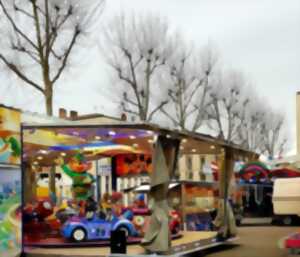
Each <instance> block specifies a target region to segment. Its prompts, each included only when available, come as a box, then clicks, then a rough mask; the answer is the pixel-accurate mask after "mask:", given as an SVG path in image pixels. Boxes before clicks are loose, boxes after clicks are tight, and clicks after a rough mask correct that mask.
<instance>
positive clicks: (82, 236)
mask: <svg viewBox="0 0 300 257" xmlns="http://www.w3.org/2000/svg"><path fill="white" fill-rule="evenodd" d="M86 236H87V234H86V231H85V230H84V229H83V228H75V229H74V230H73V232H72V239H73V241H75V242H83V241H85V240H86Z"/></svg>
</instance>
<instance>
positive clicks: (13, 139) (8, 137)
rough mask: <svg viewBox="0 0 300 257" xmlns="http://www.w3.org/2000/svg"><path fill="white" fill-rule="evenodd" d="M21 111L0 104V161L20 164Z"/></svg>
mask: <svg viewBox="0 0 300 257" xmlns="http://www.w3.org/2000/svg"><path fill="white" fill-rule="evenodd" d="M20 124H21V113H20V112H19V111H17V110H14V109H9V108H5V107H2V106H0V163H2V164H3V163H4V164H20V156H21V144H20Z"/></svg>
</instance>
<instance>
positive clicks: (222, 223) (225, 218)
mask: <svg viewBox="0 0 300 257" xmlns="http://www.w3.org/2000/svg"><path fill="white" fill-rule="evenodd" d="M219 163H220V169H219V199H218V212H217V216H216V218H215V220H214V225H215V226H216V227H217V228H218V236H220V237H221V238H227V237H229V236H234V235H236V233H237V230H236V224H235V218H234V214H233V210H232V208H231V205H230V204H229V201H228V197H229V196H230V195H231V190H232V188H231V187H230V185H231V184H230V180H231V178H232V176H233V165H234V157H233V150H232V149H231V148H226V149H225V151H224V152H222V154H221V157H220V162H219Z"/></svg>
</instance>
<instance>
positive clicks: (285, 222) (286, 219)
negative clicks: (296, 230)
mask: <svg viewBox="0 0 300 257" xmlns="http://www.w3.org/2000/svg"><path fill="white" fill-rule="evenodd" d="M281 221H282V224H283V225H285V226H291V225H292V224H293V218H292V217H291V216H284V217H282V220H281Z"/></svg>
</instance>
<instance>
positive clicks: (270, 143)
mask: <svg viewBox="0 0 300 257" xmlns="http://www.w3.org/2000/svg"><path fill="white" fill-rule="evenodd" d="M284 125H285V119H284V115H283V114H282V113H278V112H275V111H272V109H271V108H268V114H267V115H266V116H265V120H264V123H263V124H262V135H263V146H262V152H263V153H266V154H267V155H268V156H269V157H271V158H274V157H275V156H276V155H281V154H282V153H283V151H284V150H285V149H284V148H285V145H286V143H287V137H286V135H285V126H284Z"/></svg>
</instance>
